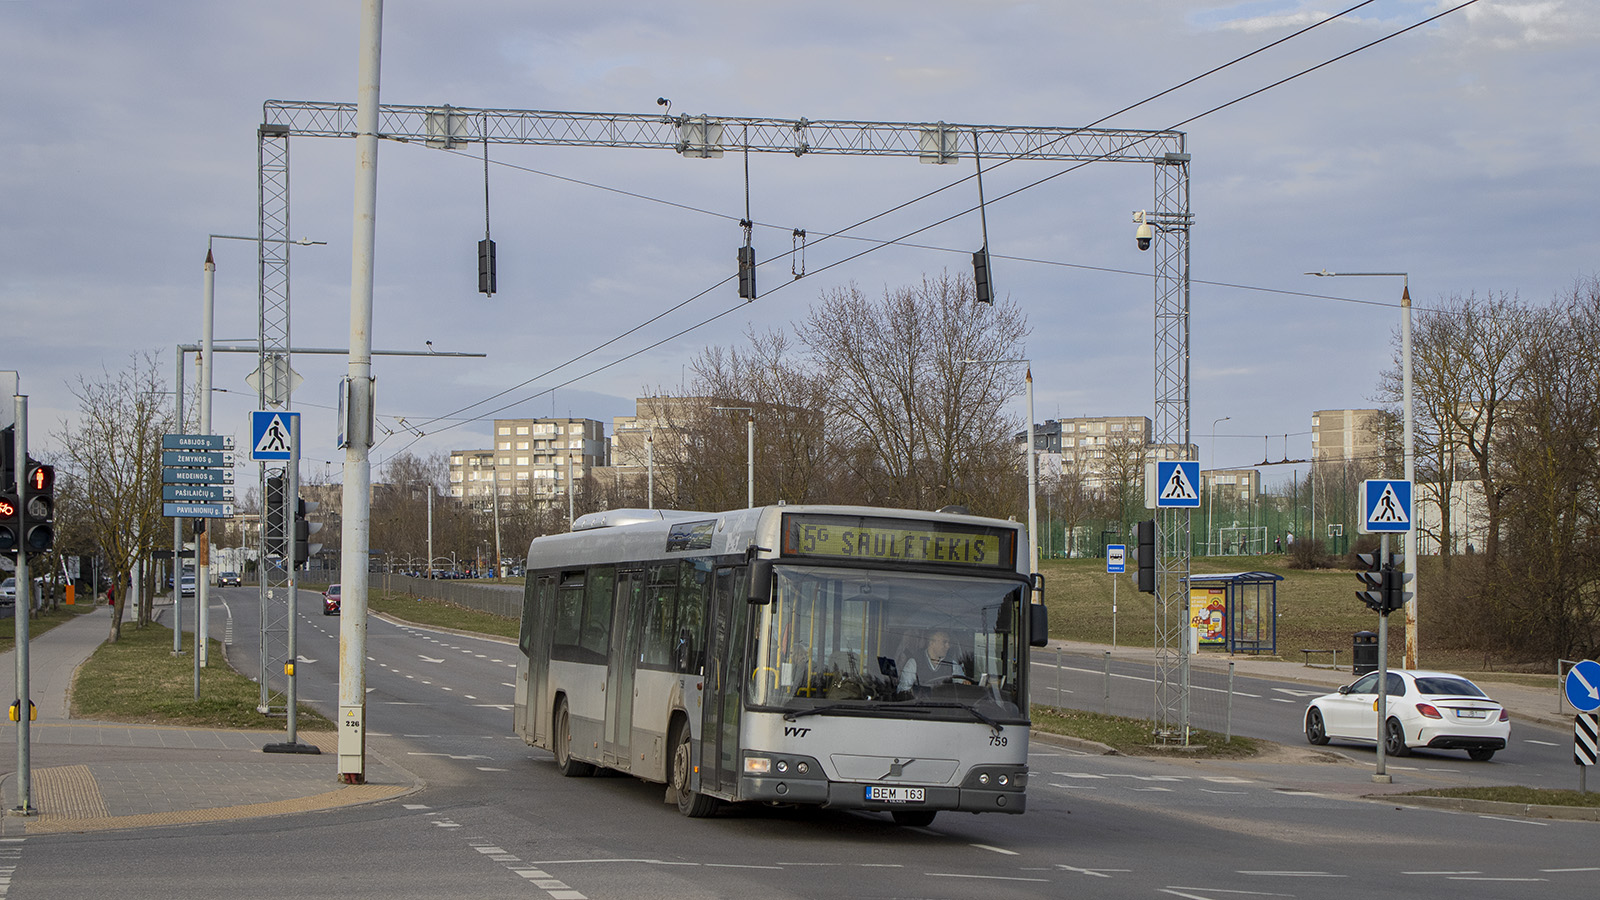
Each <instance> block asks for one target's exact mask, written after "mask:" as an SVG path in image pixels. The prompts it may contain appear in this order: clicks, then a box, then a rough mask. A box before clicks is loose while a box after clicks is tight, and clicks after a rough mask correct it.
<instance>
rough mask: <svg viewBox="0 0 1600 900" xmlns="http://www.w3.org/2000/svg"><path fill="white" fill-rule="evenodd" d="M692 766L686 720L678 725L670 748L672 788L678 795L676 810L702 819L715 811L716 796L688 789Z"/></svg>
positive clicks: (692, 756) (691, 749) (691, 748)
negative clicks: (674, 741)
mask: <svg viewBox="0 0 1600 900" xmlns="http://www.w3.org/2000/svg"><path fill="white" fill-rule="evenodd" d="M693 767H694V746H693V745H692V744H691V743H690V742H689V725H688V723H687V722H685V723H682V724H680V725H679V726H678V741H677V744H676V746H674V748H673V750H672V790H673V792H674V793H675V794H677V796H678V812H681V813H683V814H684V815H686V816H688V817H689V818H691V819H703V818H705V817H706V816H709V815H711V814H712V813H714V812H716V811H717V798H715V797H707V796H706V795H705V794H702V793H700V792H699V791H693V790H690V789H689V782H690V778H689V773H690V772H691V771H692V770H693Z"/></svg>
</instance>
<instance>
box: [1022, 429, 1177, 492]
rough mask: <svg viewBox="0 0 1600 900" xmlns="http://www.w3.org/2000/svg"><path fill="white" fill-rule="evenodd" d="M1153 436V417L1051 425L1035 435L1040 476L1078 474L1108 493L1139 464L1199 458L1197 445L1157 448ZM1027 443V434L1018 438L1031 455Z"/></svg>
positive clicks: (1034, 433)
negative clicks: (1114, 484) (1136, 462)
mask: <svg viewBox="0 0 1600 900" xmlns="http://www.w3.org/2000/svg"><path fill="white" fill-rule="evenodd" d="M1150 432H1151V424H1150V419H1149V417H1147V416H1079V417H1076V418H1071V419H1046V420H1045V423H1044V424H1043V425H1035V426H1034V429H1033V443H1034V448H1035V450H1036V451H1037V452H1038V453H1039V472H1040V474H1041V475H1043V476H1045V477H1054V476H1056V475H1058V474H1062V473H1068V472H1073V473H1077V474H1078V475H1079V477H1081V478H1082V479H1083V481H1084V485H1085V487H1090V488H1103V487H1106V486H1108V485H1110V484H1111V483H1113V482H1115V481H1117V480H1118V479H1119V478H1122V477H1126V476H1129V475H1132V470H1133V469H1134V468H1137V466H1136V465H1134V464H1133V460H1134V459H1138V460H1141V461H1142V463H1152V462H1156V461H1158V460H1173V459H1194V458H1196V456H1195V454H1196V453H1197V451H1198V448H1197V447H1196V446H1195V445H1193V444H1190V445H1188V446H1187V447H1185V446H1183V445H1180V444H1152V443H1151V442H1150ZM1027 442H1028V439H1027V435H1026V434H1025V433H1024V434H1019V435H1017V443H1018V445H1020V446H1021V447H1023V448H1024V449H1026V447H1027ZM1119 472H1121V473H1123V474H1121V475H1119V474H1118V473H1119Z"/></svg>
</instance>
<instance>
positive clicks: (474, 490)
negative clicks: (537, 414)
mask: <svg viewBox="0 0 1600 900" xmlns="http://www.w3.org/2000/svg"><path fill="white" fill-rule="evenodd" d="M609 463H610V445H609V444H608V443H607V442H606V437H605V424H604V423H603V422H600V421H599V420H596V419H575V418H548V419H496V420H495V421H494V447H493V448H491V449H486V450H455V451H451V453H450V494H451V496H453V497H456V498H459V499H461V500H464V501H466V502H468V503H471V504H472V505H474V506H480V507H487V506H489V505H490V503H491V502H492V498H493V495H494V494H496V493H498V494H499V495H500V496H501V497H502V498H504V497H511V496H513V495H526V496H529V497H531V498H532V500H533V503H534V504H535V505H536V506H537V507H540V508H551V507H555V506H558V505H561V504H564V503H565V502H566V501H565V497H566V495H567V490H568V486H569V484H571V483H573V482H574V480H575V481H576V482H577V483H581V482H582V480H583V479H584V478H586V477H588V476H589V475H590V474H591V473H592V472H593V471H594V470H595V469H597V468H599V467H602V466H606V465H608V464H609Z"/></svg>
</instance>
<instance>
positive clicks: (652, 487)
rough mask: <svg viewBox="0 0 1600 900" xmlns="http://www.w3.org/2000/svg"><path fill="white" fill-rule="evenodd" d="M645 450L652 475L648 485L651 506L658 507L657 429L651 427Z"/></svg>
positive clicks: (652, 507)
mask: <svg viewBox="0 0 1600 900" xmlns="http://www.w3.org/2000/svg"><path fill="white" fill-rule="evenodd" d="M644 451H645V459H646V461H647V463H648V464H649V467H650V475H649V478H648V485H649V487H648V490H649V491H650V502H649V508H650V509H655V508H656V430H655V429H654V428H651V429H650V436H649V437H648V438H645V443H644Z"/></svg>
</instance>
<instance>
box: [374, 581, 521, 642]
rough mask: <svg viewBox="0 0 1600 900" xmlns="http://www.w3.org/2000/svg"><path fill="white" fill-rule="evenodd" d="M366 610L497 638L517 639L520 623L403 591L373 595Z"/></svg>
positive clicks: (417, 622)
mask: <svg viewBox="0 0 1600 900" xmlns="http://www.w3.org/2000/svg"><path fill="white" fill-rule="evenodd" d="M367 610H368V611H369V612H381V613H383V614H384V615H386V616H393V617H394V618H396V619H403V620H405V621H407V622H412V623H415V624H417V625H429V626H433V627H435V628H453V629H456V630H457V631H471V632H475V633H477V634H488V635H493V636H495V637H503V638H509V639H511V640H513V641H514V640H516V639H517V633H518V629H519V628H520V627H521V623H520V622H518V621H517V620H516V619H508V618H506V617H505V616H497V615H494V614H493V613H486V612H480V611H478V610H475V609H468V608H466V607H465V606H457V605H456V604H454V603H449V602H446V601H444V600H432V599H428V598H426V597H418V596H416V595H415V594H407V593H402V592H400V591H377V590H374V591H371V592H370V593H369V594H368V597H367Z"/></svg>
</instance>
